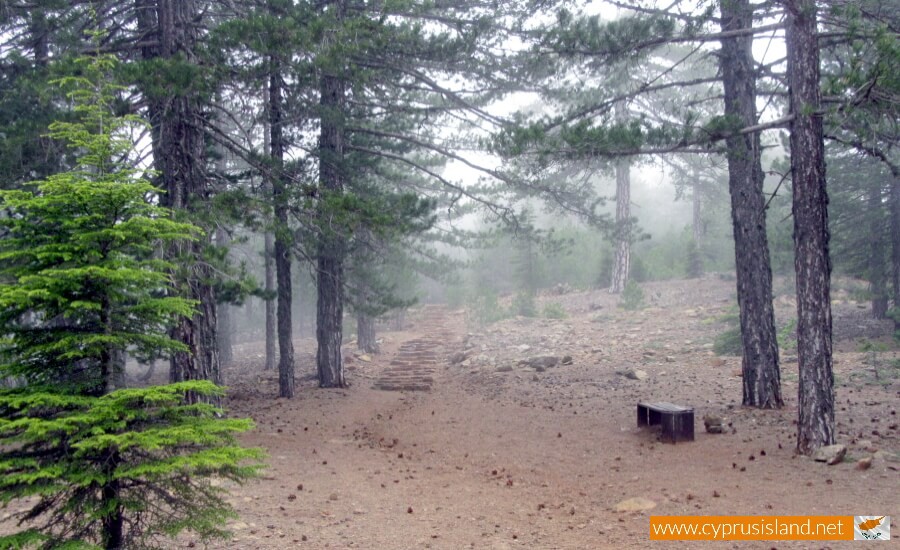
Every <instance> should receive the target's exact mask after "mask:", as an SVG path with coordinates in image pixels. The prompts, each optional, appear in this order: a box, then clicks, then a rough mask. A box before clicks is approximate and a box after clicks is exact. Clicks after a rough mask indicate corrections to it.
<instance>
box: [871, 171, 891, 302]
mask: <svg viewBox="0 0 900 550" xmlns="http://www.w3.org/2000/svg"><path fill="white" fill-rule="evenodd" d="M868 201H869V236H870V238H871V239H872V241H871V248H870V249H869V256H868V258H867V260H868V262H867V263H868V266H867V271H868V275H869V291H870V292H871V293H872V316H873V317H874V318H876V319H886V318H887V310H888V295H887V284H886V281H885V278H886V275H885V273H886V267H887V266H885V250H884V245H885V242H884V241H885V238H884V233H885V227H884V203H883V201H882V189H881V181H879V180H877V179H876V180H875V181H874V182H873V183H872V184H871V186H870V187H869V197H868Z"/></svg>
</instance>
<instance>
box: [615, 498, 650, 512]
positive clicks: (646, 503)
mask: <svg viewBox="0 0 900 550" xmlns="http://www.w3.org/2000/svg"><path fill="white" fill-rule="evenodd" d="M653 508H656V503H655V502H653V501H652V500H650V499H649V498H644V497H634V498H629V499H626V500H623V501H621V502H619V503H618V504H616V505H615V506H613V510H614V511H616V512H643V511H645V510H652V509H653Z"/></svg>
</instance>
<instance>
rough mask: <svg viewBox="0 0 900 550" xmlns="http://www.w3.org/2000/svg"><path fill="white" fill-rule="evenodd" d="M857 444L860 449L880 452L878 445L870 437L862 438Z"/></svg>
mask: <svg viewBox="0 0 900 550" xmlns="http://www.w3.org/2000/svg"><path fill="white" fill-rule="evenodd" d="M856 446H857V447H859V448H860V449H862V450H864V451H866V452H867V453H875V452H878V447H876V446H875V445H873V444H872V442H871V441H869V440H868V439H860V440H859V441H857V442H856Z"/></svg>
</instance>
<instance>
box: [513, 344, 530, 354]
mask: <svg viewBox="0 0 900 550" xmlns="http://www.w3.org/2000/svg"><path fill="white" fill-rule="evenodd" d="M530 349H531V346H529V345H528V344H520V345H518V346H516V350H517V351H518V352H519V353H525V352H527V351H528V350H530Z"/></svg>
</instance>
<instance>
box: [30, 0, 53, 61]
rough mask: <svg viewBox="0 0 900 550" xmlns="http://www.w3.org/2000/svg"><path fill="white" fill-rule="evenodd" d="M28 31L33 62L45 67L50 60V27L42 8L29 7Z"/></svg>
mask: <svg viewBox="0 0 900 550" xmlns="http://www.w3.org/2000/svg"><path fill="white" fill-rule="evenodd" d="M28 33H29V34H30V35H31V47H32V49H33V50H34V64H35V65H37V66H38V67H46V66H47V63H48V62H49V60H50V29H49V26H48V25H47V16H46V14H45V13H44V10H43V9H41V8H32V9H31V18H30V20H29V22H28Z"/></svg>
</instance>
